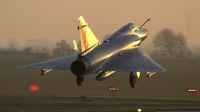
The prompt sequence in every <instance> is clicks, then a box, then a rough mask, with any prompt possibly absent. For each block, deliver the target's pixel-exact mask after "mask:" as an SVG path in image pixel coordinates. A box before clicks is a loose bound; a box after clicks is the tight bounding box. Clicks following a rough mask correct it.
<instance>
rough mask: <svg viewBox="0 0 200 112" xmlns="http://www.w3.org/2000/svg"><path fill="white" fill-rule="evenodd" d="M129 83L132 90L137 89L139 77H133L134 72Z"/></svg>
mask: <svg viewBox="0 0 200 112" xmlns="http://www.w3.org/2000/svg"><path fill="white" fill-rule="evenodd" d="M129 82H130V86H131V87H132V88H135V87H136V85H137V77H136V76H135V75H133V72H131V73H130V77H129Z"/></svg>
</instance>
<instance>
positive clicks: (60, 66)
mask: <svg viewBox="0 0 200 112" xmlns="http://www.w3.org/2000/svg"><path fill="white" fill-rule="evenodd" d="M148 20H150V19H148ZM148 20H147V21H148ZM147 21H146V22H147ZM146 22H145V23H146ZM145 23H144V24H145ZM144 24H143V25H144ZM143 25H142V26H143ZM142 26H141V27H137V26H136V25H135V24H133V23H128V24H126V25H125V26H123V27H122V28H120V29H119V30H118V31H116V32H115V33H113V34H112V35H110V36H108V37H107V38H105V39H104V40H103V41H102V42H101V43H100V42H99V41H98V39H97V38H96V37H95V35H94V34H93V32H92V31H91V29H90V28H89V26H88V23H86V22H85V20H84V19H83V17H82V16H80V17H79V18H78V30H79V33H80V42H81V52H80V53H78V54H73V55H70V56H65V57H62V58H57V59H53V60H49V61H44V62H40V63H35V64H31V65H27V66H23V67H22V68H36V69H41V75H43V74H46V73H48V72H50V71H51V70H71V72H72V73H73V74H74V75H75V76H76V77H77V78H76V82H77V85H78V86H82V85H83V82H84V77H85V76H86V75H87V74H96V80H97V81H102V80H105V79H107V78H109V77H110V76H112V75H114V74H116V73H117V72H129V74H130V75H129V82H130V86H131V87H133V88H135V87H136V83H137V78H139V77H140V72H144V73H145V74H146V75H147V77H150V76H151V75H153V74H155V73H156V72H164V71H165V69H163V68H162V67H161V66H160V65H158V64H157V63H156V62H155V61H153V60H152V59H151V58H149V57H148V56H147V55H145V54H144V53H142V52H141V51H140V49H139V46H140V44H141V42H142V41H144V40H145V39H146V37H147V35H148V30H147V29H144V28H142ZM74 49H75V50H77V46H76V43H75V42H74Z"/></svg>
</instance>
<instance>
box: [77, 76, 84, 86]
mask: <svg viewBox="0 0 200 112" xmlns="http://www.w3.org/2000/svg"><path fill="white" fill-rule="evenodd" d="M83 82H84V76H77V77H76V83H77V85H78V86H83Z"/></svg>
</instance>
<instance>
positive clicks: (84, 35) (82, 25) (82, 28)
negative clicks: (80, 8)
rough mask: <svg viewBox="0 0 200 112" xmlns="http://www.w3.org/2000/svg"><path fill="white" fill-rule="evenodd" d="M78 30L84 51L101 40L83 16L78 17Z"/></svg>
mask: <svg viewBox="0 0 200 112" xmlns="http://www.w3.org/2000/svg"><path fill="white" fill-rule="evenodd" d="M78 30H79V34H80V41H81V50H82V52H83V51H85V50H87V49H88V48H90V47H91V46H93V45H94V44H97V43H98V42H99V41H98V40H97V38H96V37H95V35H94V34H93V32H92V31H91V29H90V28H89V26H88V23H86V22H85V20H84V18H83V17H82V16H80V17H79V18H78Z"/></svg>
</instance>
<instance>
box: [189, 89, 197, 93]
mask: <svg viewBox="0 0 200 112" xmlns="http://www.w3.org/2000/svg"><path fill="white" fill-rule="evenodd" d="M197 91H198V90H197V89H196V88H188V92H190V93H196V92H197Z"/></svg>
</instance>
